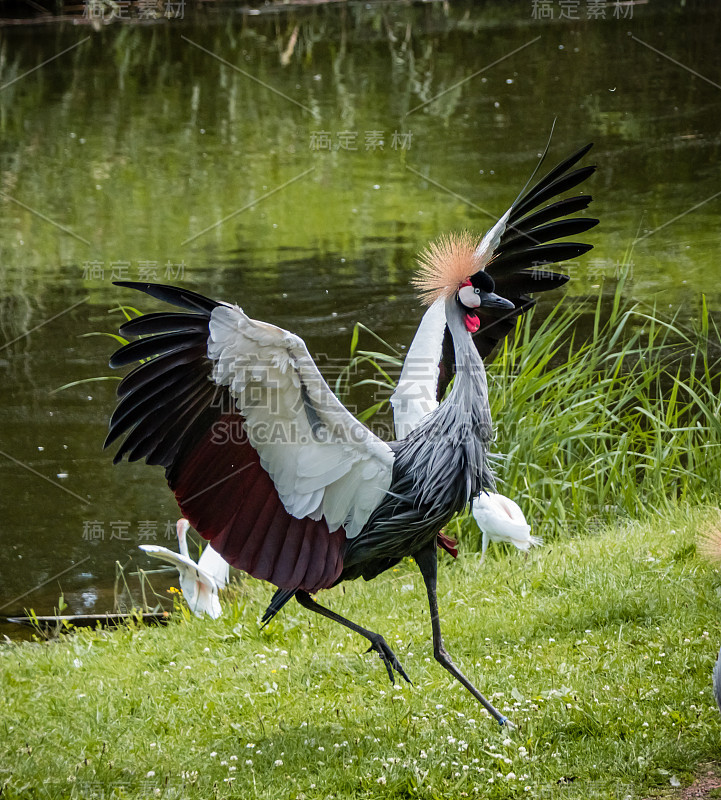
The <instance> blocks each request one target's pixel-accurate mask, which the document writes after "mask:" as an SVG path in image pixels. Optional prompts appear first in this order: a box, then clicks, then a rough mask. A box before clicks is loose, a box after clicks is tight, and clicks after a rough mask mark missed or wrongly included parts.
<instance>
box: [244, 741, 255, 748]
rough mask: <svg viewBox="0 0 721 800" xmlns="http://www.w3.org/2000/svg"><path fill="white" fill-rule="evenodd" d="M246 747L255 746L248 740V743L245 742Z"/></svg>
mask: <svg viewBox="0 0 721 800" xmlns="http://www.w3.org/2000/svg"><path fill="white" fill-rule="evenodd" d="M246 747H250V748H253V747H255V745H254V744H253V742H248V744H246Z"/></svg>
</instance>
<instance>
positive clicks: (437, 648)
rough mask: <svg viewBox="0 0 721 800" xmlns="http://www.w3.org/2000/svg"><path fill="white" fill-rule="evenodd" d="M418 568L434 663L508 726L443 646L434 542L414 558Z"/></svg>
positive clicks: (501, 723) (501, 722) (501, 715)
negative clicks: (425, 595) (426, 594)
mask: <svg viewBox="0 0 721 800" xmlns="http://www.w3.org/2000/svg"><path fill="white" fill-rule="evenodd" d="M414 557H415V559H416V562H417V564H418V567H419V569H420V571H421V575H423V580H424V581H425V584H426V591H427V592H428V605H429V606H430V610H431V628H432V630H433V655H434V657H435V659H436V661H437V662H438V663H439V664H441V666H443V667H444V668H445V669H447V670H448V672H450V673H451V675H453V677H454V678H455V679H456V680H457V681H459V682H460V683H462V684H463V685H464V686H465V687H466V689H468V691H469V692H470V693H471V694H472V695H473V696H474V697H475V698H476V700H478V702H479V703H480V704H481V705H482V706H483V707H484V708H485V709H486V711H488V713H489V714H491V715H492V716H493V717H494V718H495V719H496V721H497V722H498V723H499V724H500V725H510V724H511V722H510V720H509V719H508V718H507V717H505V716H504V715H503V714H501V712H500V711H498V709H497V708H495V707H494V706H492V705H491V703H489V702H488V700H486V698H485V697H484V696H483V695H482V694H481V693H480V692H479V691H478V689H476V687H475V686H474V685H473V684H472V683H471V682H470V681H469V680H468V678H466V676H465V675H464V674H463V673H462V672H461V671H460V670H459V669H458V667H457V666H456V665H455V664H454V663H453V661H452V660H451V657H450V656H449V655H448V653H447V652H446V648H445V647H444V646H443V638H442V636H441V622H440V618H439V616H438V599H437V598H436V579H437V576H438V560H437V555H436V540H435V539H434V540H433V541H432V542H431V544H430V545H429V546H427V547H424V548H423V550H420V551H419V552H418V553H416V555H415V556H414Z"/></svg>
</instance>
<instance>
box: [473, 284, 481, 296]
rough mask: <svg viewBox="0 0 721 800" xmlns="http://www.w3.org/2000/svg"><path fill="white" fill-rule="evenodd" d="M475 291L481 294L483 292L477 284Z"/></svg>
mask: <svg viewBox="0 0 721 800" xmlns="http://www.w3.org/2000/svg"><path fill="white" fill-rule="evenodd" d="M473 291H474V292H475V293H476V294H480V293H481V290H480V289H479V288H478V287H477V286H476V288H475V289H474V290H473Z"/></svg>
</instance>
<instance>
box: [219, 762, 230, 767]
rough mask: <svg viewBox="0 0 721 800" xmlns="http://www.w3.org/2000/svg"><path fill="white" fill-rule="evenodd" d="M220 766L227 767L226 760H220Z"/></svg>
mask: <svg viewBox="0 0 721 800" xmlns="http://www.w3.org/2000/svg"><path fill="white" fill-rule="evenodd" d="M220 766H221V767H227V766H228V762H227V761H221V762H220Z"/></svg>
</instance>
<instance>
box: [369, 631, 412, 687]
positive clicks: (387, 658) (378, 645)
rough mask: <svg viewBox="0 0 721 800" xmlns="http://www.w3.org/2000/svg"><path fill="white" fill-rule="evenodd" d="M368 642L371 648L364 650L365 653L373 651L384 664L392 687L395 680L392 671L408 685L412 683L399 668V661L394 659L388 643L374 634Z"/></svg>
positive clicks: (401, 668) (394, 655)
mask: <svg viewBox="0 0 721 800" xmlns="http://www.w3.org/2000/svg"><path fill="white" fill-rule="evenodd" d="M369 641H370V643H371V646H370V647H369V648H368V649H367V650H366V653H370V652H371V650H374V651H375V652H376V653H378V656H379V657H380V660H381V661H382V662H383V663H384V664H385V666H386V669H387V670H388V677H389V678H390V682H391V683H392V684H393V685H394V686H395V683H396V679H395V677H394V676H393V670H395V671H396V672H397V673H398V674H399V675H400V676H401V677H402V678H403V679H404V680H405V681H407V682H408V683H410V684H412V683H413V681H412V680H411V679H410V678H409V677H408V675H406V671H405V670H404V669H403V667H402V666H401V663H400V661H398V659H397V658H396V654H395V653H394V652H393V651H392V650H391V649H390V647H388V643H387V642H386V640H385V639H384V638H383V637H382V636H381V635H380V634H375V636H374V638H373V639H370V638H369Z"/></svg>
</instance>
